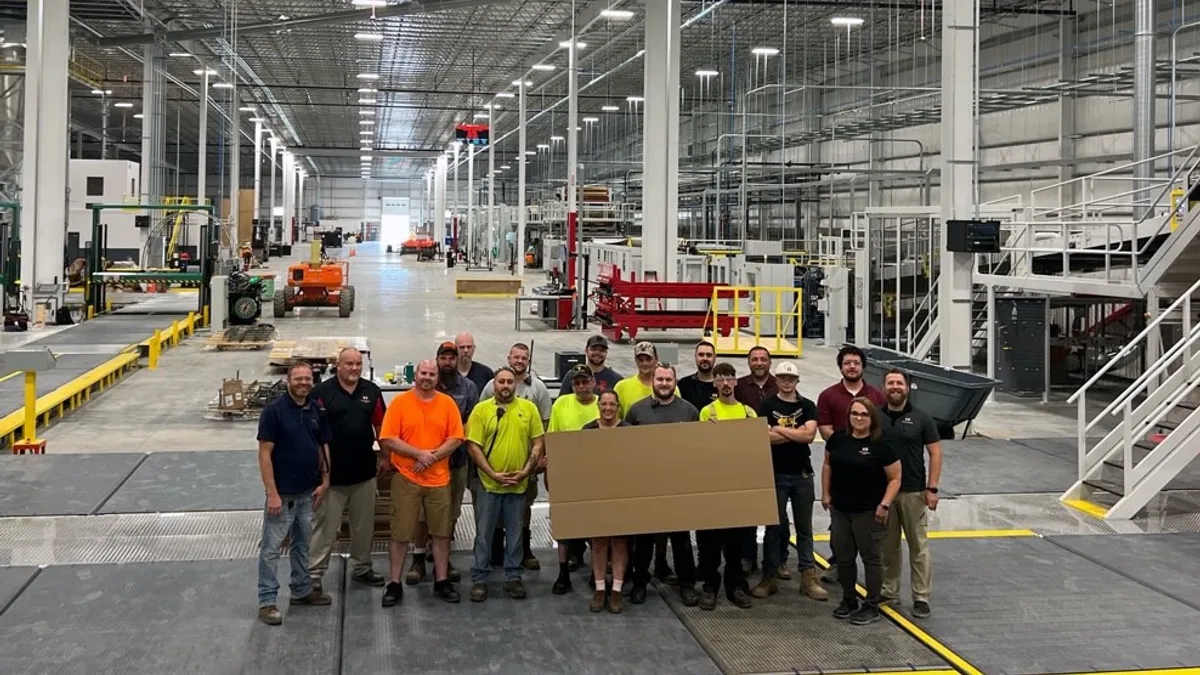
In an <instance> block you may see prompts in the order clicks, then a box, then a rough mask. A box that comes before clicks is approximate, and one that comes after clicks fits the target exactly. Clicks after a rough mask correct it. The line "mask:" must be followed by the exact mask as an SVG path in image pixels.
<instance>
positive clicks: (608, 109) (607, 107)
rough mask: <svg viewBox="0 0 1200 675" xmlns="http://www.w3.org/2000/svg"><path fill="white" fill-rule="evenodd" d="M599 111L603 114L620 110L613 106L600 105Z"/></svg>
mask: <svg viewBox="0 0 1200 675" xmlns="http://www.w3.org/2000/svg"><path fill="white" fill-rule="evenodd" d="M600 109H601V110H603V111H604V112H617V111H619V110H620V108H618V107H617V106H615V105H602V106H600Z"/></svg>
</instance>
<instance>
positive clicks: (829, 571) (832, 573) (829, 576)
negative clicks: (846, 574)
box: [821, 565, 838, 584]
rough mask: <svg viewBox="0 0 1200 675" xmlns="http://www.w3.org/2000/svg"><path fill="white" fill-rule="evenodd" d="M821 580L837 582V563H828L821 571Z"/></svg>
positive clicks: (831, 582)
mask: <svg viewBox="0 0 1200 675" xmlns="http://www.w3.org/2000/svg"><path fill="white" fill-rule="evenodd" d="M821 581H823V582H825V583H827V584H836V583H837V582H838V571H837V565H830V566H829V567H828V568H826V569H825V571H824V572H822V573H821Z"/></svg>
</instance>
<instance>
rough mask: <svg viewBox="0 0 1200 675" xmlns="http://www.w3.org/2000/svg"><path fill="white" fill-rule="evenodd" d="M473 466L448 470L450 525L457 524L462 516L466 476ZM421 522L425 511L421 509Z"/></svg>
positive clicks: (423, 520)
mask: <svg viewBox="0 0 1200 675" xmlns="http://www.w3.org/2000/svg"><path fill="white" fill-rule="evenodd" d="M473 466H474V465H471V464H468V465H464V466H460V467H458V468H457V469H451V470H450V519H451V524H452V525H453V523H457V522H458V517H459V516H461V515H462V505H463V493H464V492H466V489H467V474H468V472H469V471H470V470H471V469H472V468H473ZM421 522H422V523H424V522H425V509H421Z"/></svg>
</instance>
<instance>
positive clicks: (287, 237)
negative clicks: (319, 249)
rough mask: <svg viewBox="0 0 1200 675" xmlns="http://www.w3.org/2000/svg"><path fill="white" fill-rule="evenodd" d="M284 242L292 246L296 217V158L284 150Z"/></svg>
mask: <svg viewBox="0 0 1200 675" xmlns="http://www.w3.org/2000/svg"><path fill="white" fill-rule="evenodd" d="M282 175H283V243H284V245H286V246H291V245H292V244H293V243H294V241H293V239H292V220H294V219H295V218H296V158H295V156H294V155H292V153H290V152H288V151H287V150H284V151H283V172H282Z"/></svg>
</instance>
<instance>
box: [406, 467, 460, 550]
mask: <svg viewBox="0 0 1200 675" xmlns="http://www.w3.org/2000/svg"><path fill="white" fill-rule="evenodd" d="M422 513H424V514H425V515H426V524H427V526H428V528H429V534H430V536H434V537H442V538H449V537H450V533H451V531H452V528H453V525H452V524H451V520H450V486H449V485H443V486H441V487H425V486H423V485H417V484H416V483H413V482H411V481H409V480H408V479H407V478H405V477H404V476H403V475H402V474H400V473H395V474H393V475H392V541H414V540H416V538H417V528H418V526H419V524H420V522H421V514H422Z"/></svg>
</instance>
